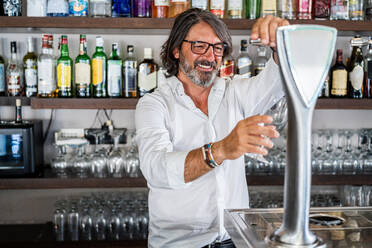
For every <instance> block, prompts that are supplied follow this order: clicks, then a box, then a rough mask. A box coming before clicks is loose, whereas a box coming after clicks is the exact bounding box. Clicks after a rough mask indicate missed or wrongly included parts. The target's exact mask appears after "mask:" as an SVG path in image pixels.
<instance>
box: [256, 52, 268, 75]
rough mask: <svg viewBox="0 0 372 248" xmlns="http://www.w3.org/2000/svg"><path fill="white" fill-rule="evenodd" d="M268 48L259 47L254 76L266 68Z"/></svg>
mask: <svg viewBox="0 0 372 248" xmlns="http://www.w3.org/2000/svg"><path fill="white" fill-rule="evenodd" d="M266 62H267V57H266V47H263V46H259V47H257V55H256V57H255V58H254V60H253V74H254V75H253V76H257V75H258V74H259V73H260V72H261V71H262V70H263V69H264V68H265V66H266Z"/></svg>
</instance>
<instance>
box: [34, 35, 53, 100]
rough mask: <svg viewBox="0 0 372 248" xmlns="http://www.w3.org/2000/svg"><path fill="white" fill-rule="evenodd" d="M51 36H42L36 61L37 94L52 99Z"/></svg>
mask: <svg viewBox="0 0 372 248" xmlns="http://www.w3.org/2000/svg"><path fill="white" fill-rule="evenodd" d="M52 46H53V36H51V35H47V34H45V35H43V38H42V49H41V54H40V55H39V58H38V60H37V68H38V74H37V77H38V79H37V92H38V96H39V97H54V93H55V89H56V72H55V71H56V60H55V57H54V56H53V54H52V51H53V49H52V48H51V47H52Z"/></svg>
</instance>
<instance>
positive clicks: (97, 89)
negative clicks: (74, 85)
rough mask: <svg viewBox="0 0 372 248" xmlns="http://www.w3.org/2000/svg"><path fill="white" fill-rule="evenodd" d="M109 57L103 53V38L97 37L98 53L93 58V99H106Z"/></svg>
mask: <svg viewBox="0 0 372 248" xmlns="http://www.w3.org/2000/svg"><path fill="white" fill-rule="evenodd" d="M106 67H107V56H106V54H105V52H104V51H103V38H102V37H101V36H97V37H96V52H95V53H94V54H93V56H92V83H93V97H106V95H107V88H106Z"/></svg>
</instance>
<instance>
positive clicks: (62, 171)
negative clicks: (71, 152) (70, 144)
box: [51, 145, 67, 178]
mask: <svg viewBox="0 0 372 248" xmlns="http://www.w3.org/2000/svg"><path fill="white" fill-rule="evenodd" d="M56 149H57V156H56V157H55V158H54V159H52V161H51V167H52V171H53V172H54V173H55V174H56V175H57V176H58V177H62V178H65V177H67V161H66V157H65V155H66V146H58V145H56Z"/></svg>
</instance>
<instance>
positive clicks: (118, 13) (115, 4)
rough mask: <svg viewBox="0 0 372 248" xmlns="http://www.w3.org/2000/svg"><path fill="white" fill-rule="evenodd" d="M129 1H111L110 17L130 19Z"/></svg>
mask: <svg viewBox="0 0 372 248" xmlns="http://www.w3.org/2000/svg"><path fill="white" fill-rule="evenodd" d="M130 10H131V7H130V0H112V17H130Z"/></svg>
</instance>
